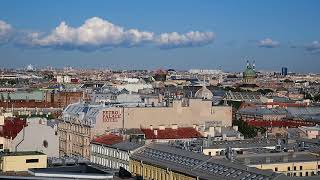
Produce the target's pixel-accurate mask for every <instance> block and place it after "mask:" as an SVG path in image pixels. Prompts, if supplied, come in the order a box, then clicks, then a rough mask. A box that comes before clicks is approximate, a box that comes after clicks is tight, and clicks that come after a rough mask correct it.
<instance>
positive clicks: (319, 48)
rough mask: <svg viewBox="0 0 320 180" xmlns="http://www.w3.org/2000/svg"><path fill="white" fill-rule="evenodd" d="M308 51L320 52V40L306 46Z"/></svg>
mask: <svg viewBox="0 0 320 180" xmlns="http://www.w3.org/2000/svg"><path fill="white" fill-rule="evenodd" d="M305 48H306V50H307V51H310V52H320V42H319V41H313V42H312V43H311V44H309V45H306V46H305Z"/></svg>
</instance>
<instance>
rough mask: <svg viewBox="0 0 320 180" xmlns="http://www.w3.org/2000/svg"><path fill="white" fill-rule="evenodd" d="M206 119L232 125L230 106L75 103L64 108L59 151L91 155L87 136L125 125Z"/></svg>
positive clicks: (192, 122) (164, 124)
mask: <svg viewBox="0 0 320 180" xmlns="http://www.w3.org/2000/svg"><path fill="white" fill-rule="evenodd" d="M205 123H209V124H210V126H231V125H232V107H230V106H212V102H211V101H208V100H202V99H190V100H189V102H188V104H187V105H185V104H183V103H182V101H180V100H176V101H174V102H173V104H172V106H170V107H115V106H108V107H106V106H104V105H88V104H84V103H76V104H71V105H69V106H68V107H67V108H66V109H65V110H64V112H63V116H62V120H61V121H60V123H59V125H58V134H59V137H60V140H59V141H60V143H59V146H60V147H59V150H60V156H61V155H80V156H83V157H85V158H89V157H90V152H89V151H90V147H89V145H90V140H91V139H92V138H94V137H95V136H99V135H102V134H105V133H106V132H109V131H113V130H117V129H127V128H146V127H150V126H153V127H155V128H157V127H159V126H162V127H171V126H172V125H173V124H174V125H178V126H179V127H192V126H194V125H202V124H205Z"/></svg>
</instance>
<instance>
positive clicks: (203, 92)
mask: <svg viewBox="0 0 320 180" xmlns="http://www.w3.org/2000/svg"><path fill="white" fill-rule="evenodd" d="M194 97H195V98H199V99H212V98H213V94H212V92H211V91H210V90H209V89H208V88H207V87H206V86H202V88H200V89H199V90H198V91H197V92H196V94H195V95H194Z"/></svg>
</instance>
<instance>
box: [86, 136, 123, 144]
mask: <svg viewBox="0 0 320 180" xmlns="http://www.w3.org/2000/svg"><path fill="white" fill-rule="evenodd" d="M122 141H123V138H122V136H118V135H115V134H105V135H102V136H99V137H97V138H95V139H93V140H92V143H99V144H104V145H113V144H117V143H120V142H122Z"/></svg>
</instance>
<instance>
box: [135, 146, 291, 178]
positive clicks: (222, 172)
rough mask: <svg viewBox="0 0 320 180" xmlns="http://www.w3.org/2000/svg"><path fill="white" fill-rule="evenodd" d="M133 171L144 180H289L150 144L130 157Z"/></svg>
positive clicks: (172, 148) (196, 154)
mask: <svg viewBox="0 0 320 180" xmlns="http://www.w3.org/2000/svg"><path fill="white" fill-rule="evenodd" d="M130 171H131V173H132V174H133V175H135V176H137V177H141V178H143V179H154V180H163V179H171V180H178V179H185V180H197V179H201V180H223V179H235V180H237V179H239V180H240V179H242V180H243V179H269V180H271V179H285V178H286V177H285V176H284V175H281V174H277V173H273V172H271V171H264V170H259V169H257V168H250V167H247V166H245V165H241V164H239V163H236V162H230V161H227V160H222V159H221V160H218V161H217V160H215V159H213V158H212V157H210V156H206V155H203V154H199V153H194V152H190V151H186V150H182V149H177V148H174V147H171V146H167V145H161V144H150V145H148V146H145V147H143V148H141V149H139V150H138V151H136V152H134V153H133V154H132V156H131V157H130Z"/></svg>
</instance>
